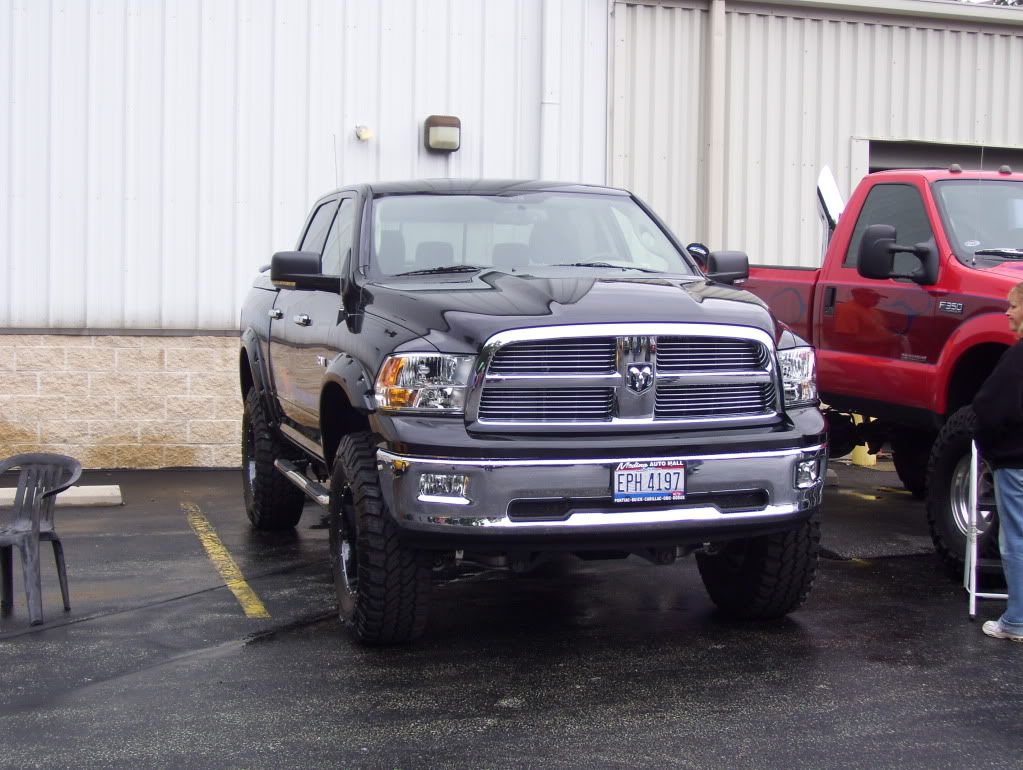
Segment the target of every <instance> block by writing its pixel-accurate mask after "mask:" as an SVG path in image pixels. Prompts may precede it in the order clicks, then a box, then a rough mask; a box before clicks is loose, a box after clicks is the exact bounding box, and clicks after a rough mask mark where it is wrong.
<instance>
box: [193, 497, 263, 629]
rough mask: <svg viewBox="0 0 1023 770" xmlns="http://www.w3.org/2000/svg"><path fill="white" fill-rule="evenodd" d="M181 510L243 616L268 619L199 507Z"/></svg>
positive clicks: (194, 506) (194, 505)
mask: <svg viewBox="0 0 1023 770" xmlns="http://www.w3.org/2000/svg"><path fill="white" fill-rule="evenodd" d="M181 510H183V511H184V512H185V514H186V515H187V516H188V523H189V524H190V525H191V527H192V529H194V530H195V534H196V535H197V536H198V538H199V542H201V543H202V546H203V548H205V549H206V554H207V555H208V556H209V557H210V561H212V562H213V566H214V567H216V568H217V572H219V573H220V577H222V578H223V579H224V583H226V584H227V587H228V588H230V589H231V593H233V594H234V596H235V598H236V599H237V600H238V603H239V604H240V605H241V606H242V609H243V610H244V611H245V616H246V617H249V618H268V617H270V613H269V612H267V611H266V607H264V606H263V602H261V601H260V600H259V597H258V596H256V592H255V591H253V590H252V588H251V587H250V586H249V584H248V583H246V582H245V578H244V577H243V576H242V572H241V570H240V569H238V565H237V564H235V563H234V559H232V558H231V554H230V553H228V552H227V549H226V548H225V547H224V544H223V543H222V542H221V541H220V537H219V536H218V535H217V533H216V531H215V530H214V529H213V525H212V524H210V522H209V519H207V518H206V517H205V516H204V515H203V513H202V511H200V510H199V506H198V505H196V504H195V503H182V504H181Z"/></svg>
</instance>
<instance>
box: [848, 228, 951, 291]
mask: <svg viewBox="0 0 1023 770" xmlns="http://www.w3.org/2000/svg"><path fill="white" fill-rule="evenodd" d="M896 254H912V255H913V256H914V257H916V258H917V259H918V260H920V267H919V268H917V269H916V270H914V271H913V272H911V273H897V272H895V255H896ZM856 271H857V272H858V273H859V274H860V275H862V276H863V277H864V278H872V279H874V280H885V279H886V278H908V279H909V280H911V281H913V282H914V283H919V284H925V285H926V284H932V283H935V282H937V280H938V250H937V248H936V247H935V246H934V241H933V239H932V240H931V242H929V243H917V244H915V245H913V246H900V245H899V244H898V243H896V232H895V228H894V227H892V226H891V225H871V226H870V227H868V228H867V229H866V232H864V233H863V240H862V241H860V250H859V253H858V254H857V255H856Z"/></svg>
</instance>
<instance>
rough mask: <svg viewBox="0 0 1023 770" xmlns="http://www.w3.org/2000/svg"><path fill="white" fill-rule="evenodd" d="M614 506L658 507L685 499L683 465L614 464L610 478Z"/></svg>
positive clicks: (658, 462) (669, 462)
mask: <svg viewBox="0 0 1023 770" xmlns="http://www.w3.org/2000/svg"><path fill="white" fill-rule="evenodd" d="M611 491H612V498H613V500H614V501H615V502H616V503H660V502H665V501H669V502H670V501H672V500H682V499H684V498H685V496H686V464H685V463H684V462H683V461H681V460H649V461H629V462H624V463H618V467H616V468H615V469H614V472H613V473H612V475H611Z"/></svg>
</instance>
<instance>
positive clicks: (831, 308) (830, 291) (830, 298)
mask: <svg viewBox="0 0 1023 770" xmlns="http://www.w3.org/2000/svg"><path fill="white" fill-rule="evenodd" d="M837 293H838V289H836V288H835V287H834V286H829V287H828V288H826V289H825V290H824V315H834V314H835V294H837Z"/></svg>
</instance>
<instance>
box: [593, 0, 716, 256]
mask: <svg viewBox="0 0 1023 770" xmlns="http://www.w3.org/2000/svg"><path fill="white" fill-rule="evenodd" d="M706 26H707V12H706V9H705V7H691V8H690V7H680V8H677V7H671V8H667V7H657V6H624V5H621V4H619V5H618V6H616V8H615V19H614V36H615V39H614V73H613V78H614V80H613V87H612V92H613V97H612V98H613V100H614V103H613V105H612V107H611V108H612V119H611V146H612V152H611V180H612V183H613V184H615V185H618V186H621V187H625V188H627V189H630V190H632V191H633V192H635V193H636V194H637V195H639V196H640V197H642V198H644V199H645V200H646V201H647V202H648V203H649V204H650V205H651V206H652V207H653V208H654V209H655V210H656V211H657V212H658V213H660V214H661V215H662V216H664V217H666V218H667V219H668V221H669V224H670V225H671V226H672V228H673V229H674V230H675V232H676V233H677V234H678V235H679V237H680V238H683V239H686V238H689V239H690V240H692V238H694V237H695V234H696V233H697V232H698V230H699V228H700V222H701V221H702V219H703V217H704V198H703V196H702V195H701V183H700V180H701V179H703V178H705V165H704V164H705V153H704V151H703V142H704V138H703V136H702V134H701V126H702V123H703V115H704V109H705V100H706V94H705V87H704V83H705V81H706V67H705V64H704V60H705V58H706V53H705V50H704V39H705V37H706Z"/></svg>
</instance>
